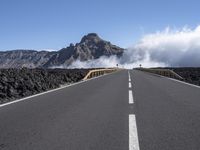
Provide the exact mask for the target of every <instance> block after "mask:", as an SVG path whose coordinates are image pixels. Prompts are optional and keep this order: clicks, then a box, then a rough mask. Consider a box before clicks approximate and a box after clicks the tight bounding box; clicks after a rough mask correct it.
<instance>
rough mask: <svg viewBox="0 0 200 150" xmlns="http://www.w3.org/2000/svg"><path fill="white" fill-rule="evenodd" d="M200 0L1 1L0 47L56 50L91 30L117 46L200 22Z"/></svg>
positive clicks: (125, 45)
mask: <svg viewBox="0 0 200 150" xmlns="http://www.w3.org/2000/svg"><path fill="white" fill-rule="evenodd" d="M199 6H200V1H199V0H185V1H183V0H165V1H164V0H1V1H0V50H12V49H22V48H23V49H55V50H58V49H60V48H62V47H66V46H68V45H69V43H76V42H79V41H80V39H81V37H82V36H83V35H85V34H87V33H90V32H96V33H98V34H99V35H100V36H101V37H102V38H104V39H106V40H109V41H111V42H112V43H114V44H116V45H119V46H121V47H128V46H130V45H133V44H134V43H135V42H136V41H137V40H139V39H140V38H141V37H142V36H143V35H144V34H147V33H151V32H155V31H158V30H163V29H164V28H166V27H167V26H170V27H173V28H181V27H183V26H185V25H187V26H189V27H196V26H197V25H199V24H200V17H199V14H200V9H199Z"/></svg>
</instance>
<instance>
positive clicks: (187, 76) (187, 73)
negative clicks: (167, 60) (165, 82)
mask: <svg viewBox="0 0 200 150" xmlns="http://www.w3.org/2000/svg"><path fill="white" fill-rule="evenodd" d="M169 69H171V70H173V71H174V72H176V73H177V74H179V75H180V76H181V77H183V78H184V80H185V81H186V82H188V83H192V84H195V85H199V86H200V68H192V67H186V68H169Z"/></svg>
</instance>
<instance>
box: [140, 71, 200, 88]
mask: <svg viewBox="0 0 200 150" xmlns="http://www.w3.org/2000/svg"><path fill="white" fill-rule="evenodd" d="M141 72H144V71H141ZM144 73H149V74H152V75H157V76H159V77H162V78H167V79H169V80H172V81H175V82H179V83H182V84H185V85H189V86H192V87H195V88H200V86H198V85H194V84H191V83H187V82H184V81H180V80H177V79H173V78H169V77H165V76H161V75H159V74H153V73H150V72H144Z"/></svg>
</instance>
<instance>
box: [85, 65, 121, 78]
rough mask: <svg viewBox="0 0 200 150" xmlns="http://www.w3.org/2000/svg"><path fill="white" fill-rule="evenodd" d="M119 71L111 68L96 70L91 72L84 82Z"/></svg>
mask: <svg viewBox="0 0 200 150" xmlns="http://www.w3.org/2000/svg"><path fill="white" fill-rule="evenodd" d="M117 70H119V69H118V68H109V69H94V70H90V71H89V72H88V73H87V75H86V76H85V77H84V78H83V80H87V79H90V78H93V77H97V76H100V75H104V74H108V73H112V72H115V71H117Z"/></svg>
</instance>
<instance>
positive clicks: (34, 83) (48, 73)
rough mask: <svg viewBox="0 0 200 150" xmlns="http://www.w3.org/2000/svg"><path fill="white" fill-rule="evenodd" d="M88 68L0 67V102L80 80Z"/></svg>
mask: <svg viewBox="0 0 200 150" xmlns="http://www.w3.org/2000/svg"><path fill="white" fill-rule="evenodd" d="M88 71H89V69H27V68H22V69H0V103H4V102H8V101H12V100H15V99H18V98H22V97H26V96H30V95H33V94H37V93H40V92H44V91H47V90H50V89H54V88H58V87H59V86H60V85H63V84H66V83H73V82H77V81H80V80H81V79H83V78H84V76H85V75H86V74H87V72H88Z"/></svg>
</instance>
